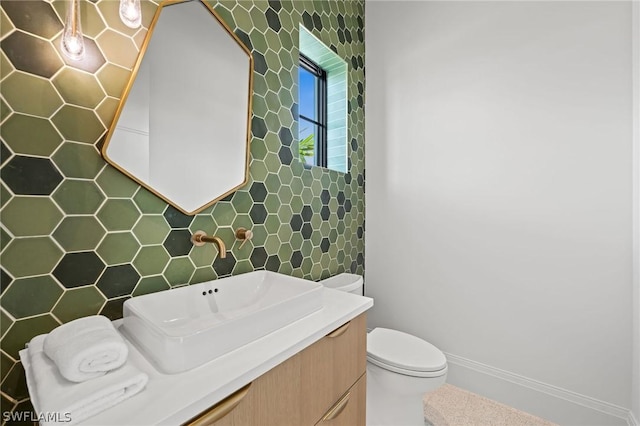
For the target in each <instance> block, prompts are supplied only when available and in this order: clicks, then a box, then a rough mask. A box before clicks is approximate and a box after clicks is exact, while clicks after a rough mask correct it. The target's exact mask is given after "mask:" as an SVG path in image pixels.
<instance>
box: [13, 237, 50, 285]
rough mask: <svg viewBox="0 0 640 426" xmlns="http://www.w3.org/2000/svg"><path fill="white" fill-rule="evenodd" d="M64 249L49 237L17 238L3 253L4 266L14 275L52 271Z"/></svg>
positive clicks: (23, 275)
mask: <svg viewBox="0 0 640 426" xmlns="http://www.w3.org/2000/svg"><path fill="white" fill-rule="evenodd" d="M61 258H62V250H60V249H59V248H58V246H57V245H56V244H55V243H54V242H53V241H52V240H51V239H50V238H49V237H33V238H16V239H14V240H13V241H11V243H9V245H8V246H7V248H6V249H5V250H4V252H3V253H2V264H3V266H4V268H5V269H6V270H7V271H8V272H9V273H10V274H11V275H13V276H14V277H16V278H17V277H25V276H28V275H41V274H48V273H50V272H51V271H52V270H53V268H54V266H55V265H56V263H58V261H59V260H60V259H61Z"/></svg>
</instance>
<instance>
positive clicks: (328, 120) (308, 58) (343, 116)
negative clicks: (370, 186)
mask: <svg viewBox="0 0 640 426" xmlns="http://www.w3.org/2000/svg"><path fill="white" fill-rule="evenodd" d="M298 41H299V43H300V66H299V68H298V69H299V71H298V73H299V79H298V81H299V85H298V88H299V97H298V113H299V116H300V117H299V121H298V133H299V134H298V136H299V139H298V140H299V141H300V142H302V144H301V145H300V146H301V148H302V154H298V158H300V160H301V161H302V162H303V163H305V164H307V165H316V166H321V167H326V168H327V169H331V170H336V171H338V172H342V173H346V172H347V171H348V167H349V152H350V151H349V145H348V144H347V137H348V117H347V92H348V90H347V80H348V69H347V63H346V62H345V61H344V60H343V59H342V58H341V57H340V56H338V54H337V53H336V52H334V51H333V50H331V49H329V48H328V47H327V46H326V45H325V44H324V43H322V42H321V41H320V40H319V39H318V38H316V37H315V36H314V35H313V34H311V33H310V32H309V30H307V29H306V28H305V27H304V25H302V24H301V25H300V38H299V40H298Z"/></svg>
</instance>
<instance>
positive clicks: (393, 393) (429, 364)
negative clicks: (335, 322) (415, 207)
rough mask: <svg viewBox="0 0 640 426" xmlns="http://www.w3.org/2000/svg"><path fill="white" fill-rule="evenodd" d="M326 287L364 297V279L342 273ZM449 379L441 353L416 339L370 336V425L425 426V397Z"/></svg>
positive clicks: (383, 332)
mask: <svg viewBox="0 0 640 426" xmlns="http://www.w3.org/2000/svg"><path fill="white" fill-rule="evenodd" d="M321 283H322V284H324V285H325V286H326V287H330V288H334V289H336V290H342V291H348V292H350V293H354V294H357V295H360V296H361V295H362V283H363V280H362V277H361V276H360V275H355V274H349V273H343V274H339V275H336V276H334V277H331V278H327V279H326V280H323V281H321ZM446 378H447V359H446V358H445V356H444V354H443V353H442V351H440V350H439V349H438V348H436V347H435V346H433V345H432V344H431V343H428V342H426V341H424V340H422V339H420V338H418V337H416V336H412V335H411V334H407V333H403V332H401V331H397V330H391V329H388V328H381V327H378V328H374V329H373V330H371V331H370V332H369V333H368V334H367V425H368V426H383V425H385V426H423V425H424V424H425V422H424V414H423V405H422V397H423V395H424V394H425V393H427V392H430V391H432V390H435V389H437V388H438V387H439V386H441V385H442V384H444V383H445V381H446Z"/></svg>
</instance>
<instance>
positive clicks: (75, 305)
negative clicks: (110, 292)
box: [53, 286, 106, 323]
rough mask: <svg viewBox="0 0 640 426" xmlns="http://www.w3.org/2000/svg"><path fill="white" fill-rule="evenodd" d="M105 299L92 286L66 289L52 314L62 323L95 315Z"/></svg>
mask: <svg viewBox="0 0 640 426" xmlns="http://www.w3.org/2000/svg"><path fill="white" fill-rule="evenodd" d="M104 302H106V299H105V298H104V296H103V295H102V293H100V292H99V291H98V289H96V287H94V286H88V287H82V288H74V289H68V290H66V291H65V292H64V294H63V295H62V297H61V298H60V301H58V303H57V304H56V306H55V308H54V309H53V314H54V315H55V316H56V317H57V318H58V319H59V320H60V321H62V322H63V323H65V322H69V321H72V320H74V319H77V318H81V317H86V316H89V315H96V314H98V313H99V312H100V309H101V308H102V305H104Z"/></svg>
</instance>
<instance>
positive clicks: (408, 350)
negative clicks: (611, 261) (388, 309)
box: [367, 327, 447, 371]
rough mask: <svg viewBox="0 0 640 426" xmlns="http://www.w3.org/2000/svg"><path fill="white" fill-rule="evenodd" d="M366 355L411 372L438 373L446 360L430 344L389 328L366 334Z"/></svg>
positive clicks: (439, 351) (440, 352)
mask: <svg viewBox="0 0 640 426" xmlns="http://www.w3.org/2000/svg"><path fill="white" fill-rule="evenodd" d="M367 355H368V356H369V357H371V358H373V359H375V360H376V361H379V362H381V363H383V364H387V365H391V366H394V367H399V368H402V369H406V370H412V371H438V370H442V369H444V368H445V367H446V366H447V358H445V356H444V354H443V353H442V351H441V350H440V349H438V348H436V347H435V346H433V345H432V344H431V343H429V342H426V341H424V340H422V339H420V338H419V337H416V336H412V335H411V334H407V333H403V332H402V331H398V330H392V329H389V328H381V327H378V328H374V329H373V330H371V331H370V332H369V333H368V334H367Z"/></svg>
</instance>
